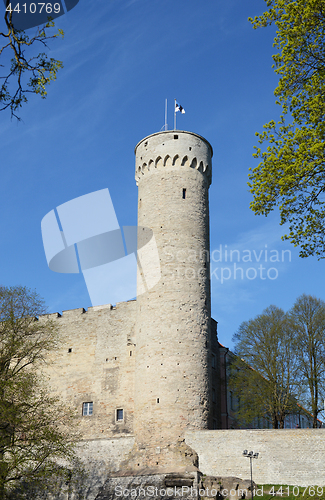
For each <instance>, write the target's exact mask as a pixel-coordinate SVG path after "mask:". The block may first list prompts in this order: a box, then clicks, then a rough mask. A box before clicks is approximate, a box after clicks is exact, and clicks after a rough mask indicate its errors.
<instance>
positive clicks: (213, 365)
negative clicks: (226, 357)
mask: <svg viewBox="0 0 325 500" xmlns="http://www.w3.org/2000/svg"><path fill="white" fill-rule="evenodd" d="M211 365H212V368H215V367H216V357H215V355H214V354H212V359H211Z"/></svg>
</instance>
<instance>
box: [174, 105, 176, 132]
mask: <svg viewBox="0 0 325 500" xmlns="http://www.w3.org/2000/svg"><path fill="white" fill-rule="evenodd" d="M174 130H176V99H175V104H174Z"/></svg>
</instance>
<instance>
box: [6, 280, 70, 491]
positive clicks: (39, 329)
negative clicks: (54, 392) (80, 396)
mask: <svg viewBox="0 0 325 500" xmlns="http://www.w3.org/2000/svg"><path fill="white" fill-rule="evenodd" d="M44 312H45V308H44V303H43V301H42V300H41V299H40V298H39V296H38V295H37V294H36V293H35V292H33V291H31V290H28V289H26V288H24V287H12V288H5V287H0V499H1V500H2V499H3V498H7V496H8V495H14V498H18V497H19V496H18V490H17V488H19V487H20V486H21V484H24V488H23V491H26V490H27V489H28V485H33V486H34V487H35V486H37V487H38V488H39V487H40V486H41V485H46V483H47V481H48V480H49V478H51V477H52V476H53V473H55V475H56V476H57V477H66V475H67V474H70V473H71V471H70V467H71V465H70V462H71V461H72V460H73V459H74V458H75V456H74V444H73V440H74V439H73V438H75V437H76V436H73V434H74V433H72V430H71V429H72V427H73V424H74V418H73V415H72V413H71V412H70V411H68V410H67V409H66V407H65V406H64V405H63V404H61V403H60V402H59V401H58V400H57V399H56V398H54V397H51V396H50V395H49V393H48V390H47V388H46V383H45V381H44V380H43V378H42V377H41V375H40V371H41V368H42V364H43V363H44V358H45V355H46V353H47V352H48V351H49V350H53V349H55V347H56V344H57V340H56V329H55V327H54V325H53V323H52V322H51V321H50V320H49V319H46V316H45V317H44V318H41V319H38V316H39V315H40V314H43V313H44ZM13 491H14V492H15V493H13Z"/></svg>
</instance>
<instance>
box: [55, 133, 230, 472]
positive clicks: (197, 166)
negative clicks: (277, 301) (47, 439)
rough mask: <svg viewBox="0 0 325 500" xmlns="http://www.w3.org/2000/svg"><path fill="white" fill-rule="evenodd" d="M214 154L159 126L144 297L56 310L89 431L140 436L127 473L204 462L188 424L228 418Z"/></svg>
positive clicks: (146, 221)
mask: <svg viewBox="0 0 325 500" xmlns="http://www.w3.org/2000/svg"><path fill="white" fill-rule="evenodd" d="M212 154H213V151H212V147H211V145H210V144H209V143H208V142H207V141H206V140H205V139H204V138H203V137H201V136H199V135H197V134H195V133H192V132H184V131H176V130H173V131H164V132H159V133H155V134H152V135H150V136H148V137H146V138H145V139H143V140H142V141H140V142H139V143H138V144H137V146H136V148H135V155H136V171H135V178H136V183H137V185H138V227H139V231H138V249H139V252H140V249H141V251H142V254H141V255H140V257H141V258H140V261H141V265H139V266H138V276H137V299H136V300H133V301H128V302H122V303H117V304H116V305H114V306H111V305H104V306H96V307H90V308H88V311H87V312H86V311H85V310H84V309H77V310H73V311H64V312H63V313H62V315H57V316H59V317H57V320H56V321H57V324H58V325H59V331H60V337H61V347H60V348H59V352H57V353H56V356H55V360H54V365H53V366H52V367H51V368H50V370H51V373H50V375H51V384H52V387H53V389H54V390H56V391H57V392H59V393H60V394H61V395H63V396H64V397H65V399H66V400H67V401H69V402H70V403H71V404H72V406H74V407H75V408H77V409H78V411H79V415H80V429H81V433H82V436H83V438H84V439H86V440H89V439H103V438H114V439H116V438H117V437H119V438H122V437H125V438H130V437H132V438H133V444H132V449H131V450H130V453H129V455H128V457H127V458H125V457H124V458H125V459H124V461H122V462H123V467H124V468H126V469H130V470H143V469H148V468H150V469H151V470H167V469H168V468H170V467H171V468H172V469H173V470H175V467H176V466H177V467H180V468H182V467H190V466H194V465H195V458H193V456H194V455H195V454H194V455H193V452H192V451H191V450H187V449H186V448H187V447H186V445H185V444H184V432H185V431H186V430H200V429H201V430H203V429H213V428H217V427H219V426H220V412H219V405H218V394H219V390H218V375H219V374H218V343H217V336H216V322H214V321H213V320H211V294H210V272H209V268H210V266H209V251H210V246H209V202H208V190H209V186H210V184H211V178H212ZM142 228H149V229H151V230H152V232H153V235H154V238H155V244H156V246H157V250H158V255H159V261H156V262H155V261H154V260H152V259H151V253H150V252H151V247H150V245H147V246H143V242H142V238H145V237H147V236H143V234H145V233H146V232H144V233H143V234H142V231H141V229H142ZM148 247H149V250H148V249H147V248H148ZM138 256H139V255H138ZM138 261H139V259H138ZM150 266H159V270H158V271H159V272H160V280H159V282H158V283H157V284H156V285H155V286H153V287H151V288H148V287H146V286H145V283H146V270H148V269H149V270H150ZM153 272H155V270H153ZM122 462H121V463H122Z"/></svg>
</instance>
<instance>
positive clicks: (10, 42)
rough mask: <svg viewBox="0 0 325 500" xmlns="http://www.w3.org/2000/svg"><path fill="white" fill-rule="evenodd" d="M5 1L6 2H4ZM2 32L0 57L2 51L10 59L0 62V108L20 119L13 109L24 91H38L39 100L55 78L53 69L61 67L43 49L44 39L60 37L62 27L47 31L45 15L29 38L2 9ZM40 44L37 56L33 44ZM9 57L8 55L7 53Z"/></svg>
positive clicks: (22, 99) (24, 95) (24, 99)
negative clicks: (0, 68) (43, 22)
mask: <svg viewBox="0 0 325 500" xmlns="http://www.w3.org/2000/svg"><path fill="white" fill-rule="evenodd" d="M7 3H8V2H7ZM4 19H5V24H6V30H7V31H6V32H0V36H1V38H2V40H3V45H2V47H1V46H0V57H2V58H3V57H4V55H5V52H8V53H10V54H11V62H9V61H6V64H0V67H2V68H6V67H7V66H9V65H10V67H9V68H8V69H5V71H4V74H2V75H1V76H0V80H2V83H1V86H0V111H3V110H5V109H8V108H9V109H10V111H11V117H13V116H14V117H15V118H17V119H18V120H20V118H19V116H18V115H17V111H18V110H19V108H20V107H21V106H22V104H23V103H25V102H27V94H28V93H34V94H39V95H40V96H41V97H42V98H43V99H44V98H45V97H46V95H47V91H46V89H47V85H49V84H50V82H51V81H52V80H55V79H56V76H57V72H58V70H59V69H60V68H62V67H63V64H62V62H61V61H58V60H56V59H54V58H52V57H51V58H48V56H47V55H46V54H45V52H44V48H47V47H48V41H49V40H51V39H54V38H58V37H62V38H63V36H64V33H63V31H62V30H60V29H59V30H58V32H57V33H56V34H53V35H51V34H49V32H50V31H51V28H53V27H54V22H53V21H52V20H51V19H50V18H49V20H48V22H47V23H46V24H45V25H44V26H43V27H42V28H38V29H37V32H36V34H35V35H34V36H32V37H29V36H28V35H26V33H25V31H23V30H17V29H15V27H14V25H13V22H12V12H9V11H8V10H6V11H5V17H4ZM36 45H37V46H39V45H40V46H41V47H42V48H43V50H42V51H41V52H39V53H38V54H37V55H36V53H35V50H34V51H33V49H34V48H35V46H36ZM9 57H10V56H9ZM26 77H27V78H26Z"/></svg>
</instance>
